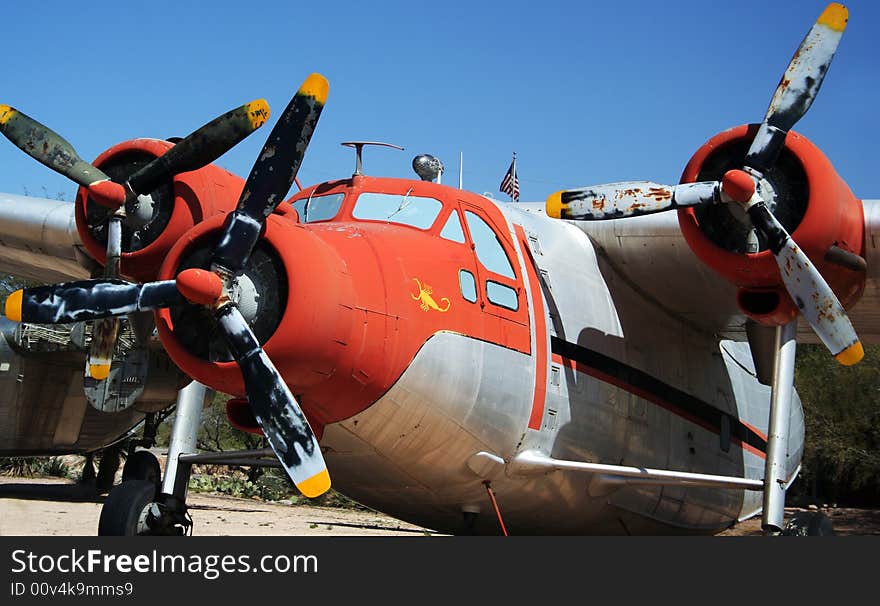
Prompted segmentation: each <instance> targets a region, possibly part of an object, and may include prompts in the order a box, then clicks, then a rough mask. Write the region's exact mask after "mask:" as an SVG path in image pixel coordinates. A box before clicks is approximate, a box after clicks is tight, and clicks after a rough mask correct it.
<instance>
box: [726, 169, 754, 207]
mask: <svg viewBox="0 0 880 606" xmlns="http://www.w3.org/2000/svg"><path fill="white" fill-rule="evenodd" d="M721 190H722V191H723V192H724V193H725V194H727V195H728V196H730V198H731V199H733V201H734V202H738V203H739V204H746V203H747V202H748V201H749V200H751V199H752V196H754V195H755V180H754V179H752V177H751V175H749V174H748V173H747V172H745V171H744V170H738V169H734V170H729V171H727V172H726V173H724V177H723V178H722V179H721Z"/></svg>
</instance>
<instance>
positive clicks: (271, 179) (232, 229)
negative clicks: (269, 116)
mask: <svg viewBox="0 0 880 606" xmlns="http://www.w3.org/2000/svg"><path fill="white" fill-rule="evenodd" d="M329 89H330V85H329V83H328V82H327V79H326V78H324V76H322V75H320V74H311V75H309V77H308V78H306V80H305V82H303V84H302V86H301V87H300V88H299V90H298V91H297V92H296V95H294V97H293V99H291V101H290V103H289V104H288V106H287V108H286V109H285V110H284V113H283V114H281V117H280V118H279V119H278V123H277V124H276V125H275V127H274V128H273V129H272V132H271V133H270V134H269V139H268V140H267V141H266V144H265V145H264V146H263V150H262V151H261V152H260V156H259V158H257V161H256V162H255V163H254V166H253V168H252V169H251V173H250V175H249V176H248V179H247V182H246V183H245V185H244V190H243V191H242V194H241V198H240V199H239V201H238V207H237V208H236V209H235V211H234V212H233V213H232V216H231V219H230V221H229V224H228V225H227V226H226V231H225V232H224V234H223V237H222V238H221V240H220V243H219V244H218V245H217V249H216V250H215V251H214V257H213V259H212V261H211V266H212V268H213V267H215V266H216V267H220V268H223V269H225V270H228V271H230V272H232V273H235V272H236V271H238V270H239V269H241V267H243V266H244V264H245V263H246V262H247V259H248V257H250V254H251V251H252V250H253V248H254V246H255V245H256V243H257V240H259V238H260V231H261V230H262V228H263V223H265V221H266V217H268V216H269V215H270V214H272V212H273V211H274V210H275V209H276V208H277V207H278V205H279V204H280V203H281V202H282V201H283V200H284V196H285V195H286V194H287V192H288V191H289V190H290V186H291V185H292V184H293V180H294V179H295V178H296V174H297V172H298V171H299V167H300V165H301V164H302V160H303V156H304V155H305V152H306V147H308V144H309V141H310V140H311V138H312V134H313V133H314V132H315V126H316V125H317V123H318V118H319V117H320V115H321V111H322V110H323V109H324V103H325V102H326V100H327V93H328V92H329Z"/></svg>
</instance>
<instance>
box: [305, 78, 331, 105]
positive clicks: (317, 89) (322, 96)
mask: <svg viewBox="0 0 880 606" xmlns="http://www.w3.org/2000/svg"><path fill="white" fill-rule="evenodd" d="M299 92H300V94H303V95H307V96H309V97H314V98H315V100H316V101H317V102H318V103H320V104H321V105H324V103H326V102H327V94H328V93H329V92H330V83H329V82H327V78H325V77H324V76H322V75H321V74H317V73H315V74H309V77H308V78H306V81H305V82H303V84H302V86H300V87H299Z"/></svg>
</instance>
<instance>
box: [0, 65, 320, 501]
mask: <svg viewBox="0 0 880 606" xmlns="http://www.w3.org/2000/svg"><path fill="white" fill-rule="evenodd" d="M328 92H329V84H328V82H327V80H326V79H325V78H324V77H323V76H321V75H320V74H311V75H310V76H309V77H308V78H306V80H305V82H304V83H303V85H302V86H301V87H300V89H299V90H298V91H297V93H296V95H295V96H294V97H293V99H292V100H291V101H290V104H289V105H288V106H287V108H286V109H285V110H284V113H283V114H282V115H281V117H280V118H279V120H278V123H277V124H276V125H275V127H274V128H273V129H272V132H271V133H270V135H269V139H268V141H267V142H266V144H265V146H264V147H263V149H262V151H261V152H260V155H259V157H258V158H257V161H256V162H255V164H254V166H253V168H252V170H251V173H250V176H249V177H248V180H247V182H246V184H245V187H244V190H243V192H242V194H241V198H240V199H239V202H238V206H237V208H236V209H235V211H234V212H233V213H232V214H231V216H230V219H229V220H228V221H227V223H226V228H225V231H224V232H223V234H222V236H221V237H220V240H219V243H218V245H217V248H216V250H215V251H214V253H213V256H212V259H211V269H210V270H204V269H188V270H185V271H182V272H181V273H180V274H179V275H178V276H177V278H176V279H175V280H168V281H161V282H152V283H148V284H132V283H130V282H125V281H123V280H116V279H110V278H107V279H103V280H85V281H80V282H70V283H67V284H59V285H55V286H38V287H35V288H26V289H23V290H20V291H16V292H15V293H13V294H12V295H10V297H9V299H8V300H7V303H6V315H7V316H8V317H9V318H11V319H15V320H19V321H24V322H40V323H62V322H72V321H80V320H96V319H100V318H108V317H114V316H119V315H122V314H126V313H131V312H133V311H146V310H154V309H159V308H163V307H169V306H172V305H175V304H179V303H181V302H182V301H183V300H186V301H189V302H190V303H194V304H197V305H204V306H206V307H207V308H208V309H210V310H211V312H212V314H213V316H214V319H215V321H216V322H217V324H218V326H219V329H220V332H221V333H222V334H223V337H224V339H225V341H226V344H227V346H228V348H229V351H230V352H231V353H232V356H233V358H234V359H235V361H236V362H237V363H238V366H239V368H240V369H241V373H242V376H243V378H244V384H245V390H246V392H247V397H248V402H249V404H250V407H251V410H252V412H253V414H254V417H255V418H256V419H257V421H258V422H259V424H260V427H261V428H262V430H263V433H264V434H265V436H266V438H267V439H268V441H269V444H270V445H271V446H272V449H273V450H274V451H275V453H276V454H277V455H278V458H279V460H280V461H281V463H282V465H283V466H284V468H285V469H286V471H287V473H288V475H289V476H290V477H291V479H292V480H293V481H294V483H295V484H296V486H297V488H299V490H300V492H302V493H303V494H304V495H306V496H308V497H315V496H318V495H321V494H323V493H324V492H326V491H327V490H329V488H330V476H329V474H328V473H327V467H326V465H325V463H324V458H323V456H322V454H321V449H320V446H319V445H318V440H317V438H316V437H315V434H314V432H313V431H312V428H311V427H310V426H309V423H308V421H307V420H306V418H305V415H304V414H303V412H302V410H301V409H300V406H299V404H298V403H297V401H296V399H295V398H294V397H293V394H292V393H291V392H290V389H289V388H288V387H287V385H286V384H285V382H284V379H283V377H282V376H281V375H280V373H279V372H278V370H277V369H276V368H275V366H274V364H273V363H272V361H271V360H270V359H269V357H268V356H267V355H266V353H265V352H264V351H263V348H262V347H261V346H260V343H259V341H258V340H257V338H256V337H255V336H254V333H253V331H252V330H251V327H250V326H249V325H248V323H247V321H246V320H245V319H244V317H243V316H242V314H241V312H240V311H239V309H238V307H237V305H236V303H235V301H234V300H233V299H232V298H230V292H231V291H232V290H234V286H235V283H236V280H237V277H238V275H239V274H240V272H241V270H242V268H243V267H244V265H245V263H246V261H247V259H248V258H249V257H250V255H251V253H252V252H253V250H254V247H255V246H256V245H257V242H258V241H259V239H260V235H261V231H262V229H263V225H264V224H265V222H266V219H267V218H268V216H269V215H270V214H272V212H274V210H275V209H276V208H277V206H278V204H280V203H281V202H282V201H283V199H284V197H285V195H286V194H287V192H288V190H289V189H290V187H291V185H292V184H293V181H294V179H295V178H296V174H297V171H298V170H299V167H300V165H301V164H302V160H303V157H304V155H305V151H306V147H307V146H308V144H309V141H310V140H311V137H312V134H313V133H314V130H315V126H316V124H317V122H318V118H319V116H320V114H321V111H322V109H323V107H324V103H325V102H326V99H327V93H328ZM178 145H179V144H178ZM172 149H174V148H172Z"/></svg>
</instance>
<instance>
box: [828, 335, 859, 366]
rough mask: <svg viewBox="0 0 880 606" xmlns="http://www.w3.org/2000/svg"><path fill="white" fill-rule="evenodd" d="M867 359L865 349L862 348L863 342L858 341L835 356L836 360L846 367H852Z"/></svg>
mask: <svg viewBox="0 0 880 606" xmlns="http://www.w3.org/2000/svg"><path fill="white" fill-rule="evenodd" d="M864 357H865V349H864V348H863V347H862V342H861V341H856V342H855V343H853V344H852V345H850V346H849V347H847V348H846V349H844V350H843V351H842V352H840V353H839V354H837V355H836V356H834V359H835V360H837V361H838V362H840V363H841V364H843V365H844V366H852V365H853V364H856V363H858V362H860V361H861V360H862V358H864Z"/></svg>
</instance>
